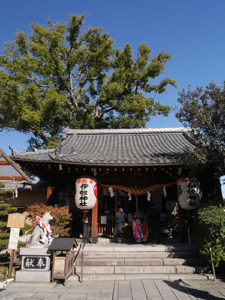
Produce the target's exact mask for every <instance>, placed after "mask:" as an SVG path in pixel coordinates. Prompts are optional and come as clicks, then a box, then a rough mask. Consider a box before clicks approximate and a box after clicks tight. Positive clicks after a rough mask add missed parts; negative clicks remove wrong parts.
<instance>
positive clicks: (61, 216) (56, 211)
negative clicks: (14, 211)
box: [26, 204, 72, 237]
mask: <svg viewBox="0 0 225 300" xmlns="http://www.w3.org/2000/svg"><path fill="white" fill-rule="evenodd" d="M26 211H27V213H28V217H29V218H30V219H31V221H32V226H31V231H32V230H33V229H34V227H35V226H36V225H37V224H36V223H35V218H36V216H39V217H42V216H43V215H44V213H45V212H46V211H49V212H50V214H51V216H52V217H53V220H52V221H50V223H51V227H52V232H53V236H59V237H66V236H69V231H70V222H71V220H72V218H71V214H70V212H69V208H68V207H67V206H62V207H59V208H54V207H53V206H46V205H43V204H34V205H30V206H28V207H27V208H26Z"/></svg>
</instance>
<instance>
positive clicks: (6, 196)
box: [0, 182, 17, 250]
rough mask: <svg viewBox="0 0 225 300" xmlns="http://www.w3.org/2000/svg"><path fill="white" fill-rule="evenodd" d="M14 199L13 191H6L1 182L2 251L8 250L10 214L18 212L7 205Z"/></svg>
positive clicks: (0, 226)
mask: <svg viewBox="0 0 225 300" xmlns="http://www.w3.org/2000/svg"><path fill="white" fill-rule="evenodd" d="M12 197H13V191H12V190H6V189H4V184H3V183H2V182H0V250H1V249H5V248H7V246H8V242H9V235H10V233H9V231H10V229H9V228H7V218H8V214H9V213H14V212H16V211H17V209H16V208H15V207H11V204H8V203H7V201H8V200H10V199H12Z"/></svg>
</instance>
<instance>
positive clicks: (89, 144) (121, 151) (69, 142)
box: [12, 128, 194, 166]
mask: <svg viewBox="0 0 225 300" xmlns="http://www.w3.org/2000/svg"><path fill="white" fill-rule="evenodd" d="M193 148H194V144H193V143H192V141H191V139H190V136H189V130H188V129H186V128H158V129H94V130H90V129H87V130H75V129H74V130H73V129H65V130H64V134H63V138H62V140H61V142H60V144H59V146H58V147H57V148H56V149H52V150H38V151H36V152H16V151H15V153H14V156H12V158H13V160H16V161H36V162H38V161H39V162H61V163H68V164H77V165H108V166H110V165H113V166H115V165H128V166H130V165H137V166H138V165H165V164H174V161H175V160H176V159H177V158H178V157H179V155H181V154H182V153H184V151H185V149H193Z"/></svg>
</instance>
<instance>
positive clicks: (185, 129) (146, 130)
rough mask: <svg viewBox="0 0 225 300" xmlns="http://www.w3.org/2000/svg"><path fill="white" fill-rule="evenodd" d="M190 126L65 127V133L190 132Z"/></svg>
mask: <svg viewBox="0 0 225 300" xmlns="http://www.w3.org/2000/svg"><path fill="white" fill-rule="evenodd" d="M189 131H191V128H190V127H171V128H132V129H128V128H122V129H69V128H65V129H64V130H63V133H64V134H65V135H72V134H99V133H105V134H107V133H110V134H113V133H115V134H116V133H127V134H129V133H154V132H189Z"/></svg>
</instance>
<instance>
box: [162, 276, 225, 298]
mask: <svg viewBox="0 0 225 300" xmlns="http://www.w3.org/2000/svg"><path fill="white" fill-rule="evenodd" d="M163 281H164V282H165V283H166V284H167V285H168V286H170V287H171V288H173V289H176V290H178V291H180V292H182V293H185V294H187V295H191V296H194V297H196V298H200V299H203V300H222V299H223V300H224V297H223V296H222V295H221V297H217V296H213V295H211V294H210V293H209V292H207V291H202V290H198V289H196V288H193V287H190V286H189V285H188V284H187V283H185V282H184V281H182V280H175V281H168V280H163ZM181 283H183V284H184V285H185V286H183V285H181Z"/></svg>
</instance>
